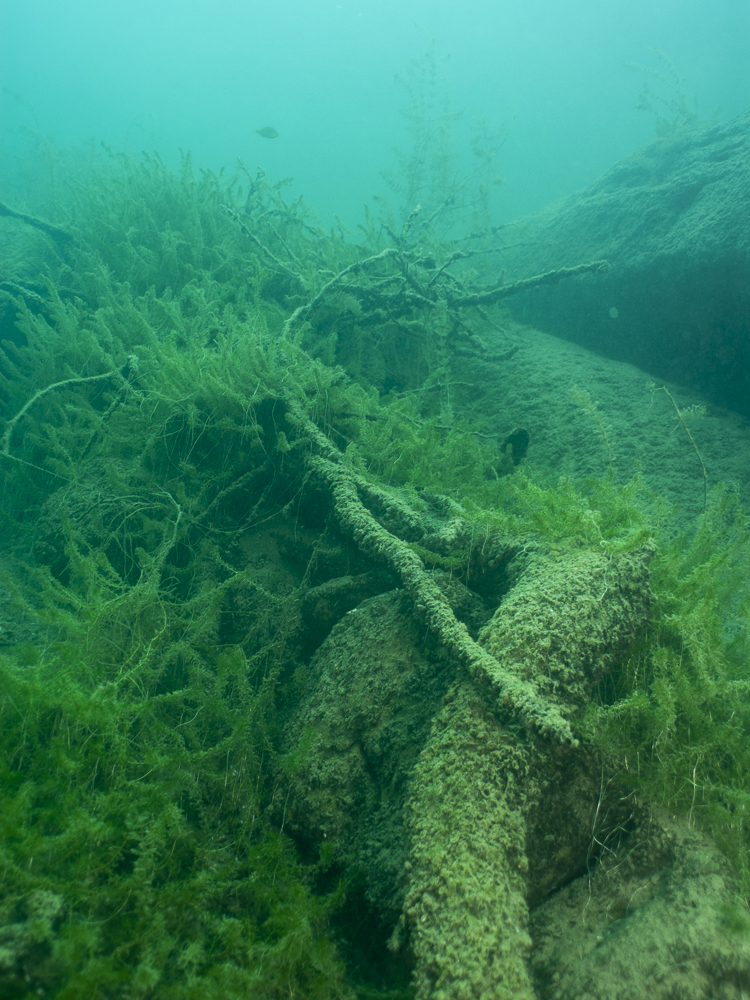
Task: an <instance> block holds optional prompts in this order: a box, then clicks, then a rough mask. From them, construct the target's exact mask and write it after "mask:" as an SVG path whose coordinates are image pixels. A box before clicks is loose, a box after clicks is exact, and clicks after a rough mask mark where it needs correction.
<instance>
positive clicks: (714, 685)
mask: <svg viewBox="0 0 750 1000" xmlns="http://www.w3.org/2000/svg"><path fill="white" fill-rule="evenodd" d="M652 578H653V589H654V593H655V595H656V605H655V608H654V614H653V621H652V624H651V626H650V628H649V630H648V633H647V634H646V635H645V636H644V637H643V639H642V641H641V642H640V644H639V645H638V647H637V648H636V649H634V650H633V651H632V653H631V655H630V657H629V658H628V660H627V662H626V663H624V664H623V665H622V666H621V668H620V669H619V670H618V671H617V672H616V673H615V674H613V675H612V676H611V677H609V678H608V679H607V680H606V681H605V682H604V683H603V684H602V686H601V690H600V699H599V703H598V704H597V705H594V706H592V708H591V710H590V713H589V716H588V719H587V721H586V724H585V727H584V729H585V732H586V733H587V735H588V736H589V737H590V738H591V739H593V740H594V742H595V743H597V744H598V745H599V746H600V747H601V748H602V749H603V750H604V751H605V752H606V753H607V754H608V755H611V756H610V759H611V760H612V761H613V766H615V767H617V769H618V771H621V776H622V778H623V780H625V781H626V783H628V784H630V785H632V786H633V787H634V788H636V789H637V790H638V793H639V794H640V795H644V796H649V797H651V798H653V799H655V800H656V801H659V802H661V803H663V804H664V805H665V806H667V807H668V808H669V809H671V810H672V811H674V812H677V811H679V812H681V813H682V814H683V815H686V816H688V818H689V820H690V821H691V822H696V823H700V824H701V825H702V826H703V827H704V828H705V829H707V830H709V831H710V832H711V834H712V835H713V836H714V837H715V839H716V840H717V842H718V843H719V844H721V845H722V847H723V848H724V850H725V851H726V852H727V853H728V855H729V856H730V857H731V858H732V860H733V862H734V864H735V866H736V867H737V870H738V872H739V874H740V877H741V883H742V892H743V894H745V895H747V894H748V892H750V865H748V860H747V859H748V840H749V834H750V831H749V830H748V821H747V810H748V807H749V806H750V797H749V791H750V790H749V789H748V782H747V775H748V774H749V773H750V740H748V735H749V734H750V709H749V708H748V705H749V702H748V693H750V672H749V670H748V664H750V641H749V639H750V591H749V589H748V581H749V580H750V532H749V531H748V526H747V517H746V514H745V512H744V510H743V509H742V507H741V506H740V504H739V501H738V499H737V495H736V493H734V492H733V491H731V490H727V489H726V488H724V487H722V486H719V487H717V488H716V490H715V491H714V493H713V494H712V495H711V496H710V497H709V503H708V508H707V511H706V513H705V514H704V515H703V516H702V518H701V519H700V520H699V521H698V523H697V525H696V527H695V528H694V529H691V530H690V531H689V532H687V533H683V534H681V535H679V536H677V537H675V538H673V539H672V540H663V541H662V544H661V547H660V550H659V552H658V554H657V556H656V558H655V560H654V562H653V564H652Z"/></svg>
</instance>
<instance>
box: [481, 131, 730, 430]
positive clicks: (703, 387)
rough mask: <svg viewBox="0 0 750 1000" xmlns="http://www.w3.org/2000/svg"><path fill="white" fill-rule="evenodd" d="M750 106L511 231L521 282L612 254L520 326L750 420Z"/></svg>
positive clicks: (515, 274)
mask: <svg viewBox="0 0 750 1000" xmlns="http://www.w3.org/2000/svg"><path fill="white" fill-rule="evenodd" d="M748 164H750V111H748V112H745V113H744V114H742V115H740V116H738V117H737V118H735V119H734V120H733V121H731V122H728V123H726V124H722V125H714V126H711V127H709V128H704V129H697V130H695V131H680V130H678V131H675V132H674V133H672V134H671V135H669V136H666V137H664V138H661V139H657V140H656V141H654V142H652V143H650V144H649V145H647V146H645V147H644V148H643V149H641V150H639V151H638V152H636V153H634V154H633V155H632V156H629V157H626V158H625V159H623V160H621V161H620V162H619V163H617V164H615V166H614V167H612V168H611V170H609V171H607V173H605V174H604V175H603V176H602V177H601V178H600V179H599V180H597V181H595V182H594V183H593V184H591V185H590V186H589V187H587V188H584V189H583V190H581V191H578V192H576V193H575V194H573V195H570V197H568V198H565V199H563V200H561V201H559V202H556V203H555V204H553V205H550V206H549V207H547V208H545V209H543V210H542V211H541V212H538V213H537V214H535V215H532V216H528V217H525V218H521V219H518V220H516V221H515V222H513V223H511V224H510V225H508V226H505V227H503V228H502V229H501V231H500V236H499V238H500V240H501V241H502V243H503V244H506V245H507V246H508V250H507V251H505V252H504V255H503V264H504V266H505V268H506V270H507V275H508V277H509V279H510V280H513V281H515V280H517V279H518V278H523V277H526V276H528V275H531V274H534V273H536V272H538V271H541V270H548V269H552V268H559V267H564V266H566V265H568V264H571V263H576V262H577V261H579V260H582V259H587V258H589V257H597V258H601V257H605V258H606V259H607V260H608V261H609V262H610V264H611V269H610V271H609V272H607V273H606V274H600V275H598V276H597V277H596V278H594V279H592V278H588V279H587V280H586V281H580V280H576V281H572V282H565V283H561V284H559V285H556V286H551V287H545V288H539V289H535V290H534V291H531V292H526V293H524V294H523V295H521V296H520V297H519V298H516V299H514V300H512V302H511V306H510V307H511V311H512V313H513V315H514V316H515V318H517V319H519V320H522V321H523V322H526V323H529V324H531V325H534V326H538V327H539V328H540V329H542V330H545V331H547V332H548V333H553V334H555V335H557V336H560V337H564V338H566V339H567V340H572V341H574V342H575V343H577V344H581V345H582V346H584V347H588V348H591V349H593V350H596V351H598V352H600V353H602V354H605V355H607V356H608V357H611V358H615V359H617V360H620V361H628V362H630V363H631V364H635V365H638V366H639V367H641V368H643V369H644V370H645V371H649V372H651V373H652V374H653V375H654V376H656V377H657V378H659V379H667V380H671V381H674V382H676V383H681V384H682V385H685V386H687V387H690V388H692V389H695V390H698V391H700V392H701V393H703V394H704V395H705V396H706V397H707V398H708V399H709V400H711V401H712V402H714V403H717V404H720V405H723V406H725V407H727V408H728V409H733V410H737V411H739V412H741V413H744V414H745V415H747V414H749V413H750V375H748V372H750V320H748V317H749V316H750V291H749V289H750V236H749V235H748V233H750V167H749V166H748Z"/></svg>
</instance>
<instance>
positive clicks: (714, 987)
mask: <svg viewBox="0 0 750 1000" xmlns="http://www.w3.org/2000/svg"><path fill="white" fill-rule="evenodd" d="M736 896H737V885H736V879H735V876H734V875H733V873H732V870H731V868H730V866H729V864H728V863H727V860H726V858H725V857H723V855H721V854H720V852H719V851H718V850H717V848H716V846H715V845H714V844H713V843H712V842H711V841H710V840H709V838H708V837H706V836H705V835H704V834H702V833H701V832H700V831H699V830H697V829H695V827H691V825H690V824H689V823H688V822H687V821H686V820H684V819H676V818H673V817H670V816H668V815H666V814H665V813H663V812H660V811H653V810H647V809H642V810H640V815H639V816H638V822H637V825H636V826H635V829H634V830H633V831H632V833H631V834H630V835H629V836H628V838H627V839H625V840H624V841H623V843H622V844H621V845H620V847H619V849H618V850H617V851H613V852H610V853H608V854H607V855H606V857H604V858H603V859H602V861H601V863H600V864H599V865H598V866H597V867H596V868H595V869H593V871H591V873H590V874H587V873H584V874H583V875H582V876H581V877H580V878H578V879H576V880H575V881H574V882H572V883H571V884H570V885H567V886H565V887H564V888H563V889H561V890H560V892H558V893H555V895H553V896H552V897H550V898H549V899H548V900H547V901H546V902H544V903H543V904H542V905H540V906H539V907H538V908H537V909H536V910H535V911H534V912H533V913H532V916H531V924H530V928H531V933H532V936H533V940H534V947H533V953H532V971H533V981H534V985H535V987H536V990H537V996H538V997H539V1000H642V998H643V997H649V1000H673V998H679V1000H724V998H726V1000H729V998H735V997H742V996H743V991H746V990H747V986H748V983H750V913H748V911H747V908H746V907H745V906H744V905H743V904H741V903H739V902H737V899H736Z"/></svg>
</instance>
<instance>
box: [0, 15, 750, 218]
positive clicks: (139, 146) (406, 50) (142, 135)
mask: <svg viewBox="0 0 750 1000" xmlns="http://www.w3.org/2000/svg"><path fill="white" fill-rule="evenodd" d="M749 37H750V7H748V5H747V4H746V3H743V2H742V0H716V2H712V3H711V4H708V3H705V2H704V0H688V2H679V3H678V2H676V0H672V2H668V0H659V2H656V3H653V2H648V0H635V2H628V3H625V2H623V0H616V2H612V3H603V2H594V0H561V2H552V0H532V2H525V3H509V2H501V0H465V2H463V3H460V4H459V3H449V2H447V0H437V2H436V0H403V2H401V0H340V2H337V0H278V2H274V3H258V2H239V0H215V2H211V3H209V2H207V0H197V2H180V0H160V2H156V3H154V2H147V0H133V2H131V3H128V4H125V3H117V2H111V0H105V2H101V3H94V2H93V0H68V2H63V3H60V2H53V0H5V2H4V3H3V5H2V35H1V37H0V89H1V92H0V144H1V145H0V163H2V174H3V178H2V179H3V186H4V187H5V186H6V185H7V184H8V183H10V182H12V181H13V180H14V179H18V178H17V177H16V176H15V175H16V174H17V173H18V172H19V171H22V172H24V173H27V172H28V166H29V154H30V145H31V146H33V145H34V140H38V139H39V138H41V137H44V138H45V139H53V140H54V141H55V142H56V143H57V144H58V145H59V146H62V147H65V148H67V147H70V146H78V147H80V146H84V145H85V144H87V143H90V142H91V141H92V140H93V142H94V143H98V142H99V141H100V140H103V141H104V142H106V143H108V144H109V145H111V146H112V147H114V148H115V149H117V150H126V151H128V152H131V153H136V154H137V153H140V152H141V151H142V150H146V151H149V152H152V151H154V150H156V151H158V152H159V153H160V155H161V156H162V157H163V158H164V159H165V160H166V161H167V162H168V163H176V162H178V150H179V149H184V150H190V151H192V152H193V156H194V162H195V163H196V164H198V165H200V166H206V167H210V168H212V169H216V168H218V167H220V166H225V167H227V168H228V169H229V170H234V169H235V165H236V162H237V158H238V157H242V158H243V159H245V160H246V161H247V163H248V164H250V165H251V166H252V167H253V168H254V167H255V166H256V165H258V164H259V165H261V166H262V167H263V168H264V169H265V170H266V171H267V172H268V174H269V175H270V176H272V177H273V178H276V179H278V178H281V177H293V178H294V179H295V182H296V190H298V191H299V192H301V193H303V194H304V195H305V197H306V198H307V200H308V201H309V203H310V204H311V205H312V206H313V207H314V208H315V209H316V211H317V212H318V213H319V214H320V215H321V216H322V218H323V220H324V221H325V222H326V223H330V222H332V221H333V219H334V216H335V215H337V214H338V215H339V216H341V217H342V218H343V219H344V220H345V221H346V222H347V224H349V225H354V224H356V223H357V222H359V221H360V219H361V214H362V206H363V204H365V203H366V202H370V200H371V199H372V197H373V195H375V194H376V193H378V192H382V191H383V190H384V184H383V180H382V177H381V172H382V171H388V170H392V169H393V168H394V167H395V166H396V165H397V162H398V156H397V155H396V154H395V153H394V148H401V149H403V148H404V147H407V146H408V136H407V135H406V132H405V124H406V123H405V121H404V119H403V117H402V116H401V115H400V113H399V112H400V109H402V108H403V107H404V106H405V104H406V103H407V101H406V99H405V94H404V91H403V88H401V87H399V85H398V83H397V82H396V81H395V79H394V78H395V77H396V76H397V75H399V74H402V75H403V74H404V72H405V71H406V70H407V67H408V64H409V62H410V60H413V59H419V58H420V57H421V56H422V55H423V54H424V53H425V51H426V50H427V49H428V48H429V47H430V45H434V50H435V52H436V53H437V55H438V56H439V57H441V58H442V57H445V60H446V62H445V65H444V70H445V86H446V88H447V90H448V92H449V93H450V96H451V100H452V105H453V107H454V108H455V109H458V110H460V111H462V112H463V119H462V121H461V122H460V123H456V127H455V137H454V140H455V144H456V151H457V153H458V155H459V157H463V158H464V160H465V161H466V162H467V163H469V162H470V161H471V155H470V150H469V147H470V138H471V134H472V129H473V128H475V127H476V125H477V123H478V121H479V120H482V119H483V120H485V121H486V123H487V126H488V127H489V128H490V129H491V130H496V129H501V128H502V129H504V133H503V145H502V149H501V151H500V155H499V157H498V161H497V170H498V173H499V174H500V175H502V177H503V178H504V180H505V183H504V185H503V186H502V187H501V188H498V190H497V191H496V192H495V205H494V208H495V213H496V216H497V221H498V222H502V221H506V220H507V219H509V218H513V217H515V216H517V215H519V214H523V213H526V212H530V211H535V210H537V209H539V208H541V207H542V206H543V205H545V204H547V203H548V202H549V201H551V200H552V199H554V198H557V197H560V196H561V195H564V194H567V193H569V192H570V191H573V190H575V189H577V188H579V187H581V186H582V185H584V184H586V183H588V182H590V181H592V180H593V179H594V178H596V177H597V176H598V175H599V174H601V173H602V172H603V171H604V170H605V169H606V168H607V167H609V166H610V165H611V164H612V163H614V162H615V161H616V160H617V159H619V158H620V157H622V156H623V155H626V154H627V153H629V152H631V151H633V150H634V149H635V148H637V147H638V146H640V145H642V144H643V143H644V142H646V141H648V140H649V139H650V138H652V137H653V135H654V121H653V117H652V116H651V115H649V114H644V113H643V112H641V111H638V110H637V107H636V106H637V104H638V99H639V94H640V93H641V90H642V88H643V86H644V83H646V82H649V83H650V84H651V86H652V87H653V88H654V89H655V90H656V91H659V92H661V93H662V94H663V95H664V96H666V97H667V98H668V99H671V98H673V97H674V91H673V90H672V89H671V88H672V86H673V84H674V82H675V78H674V77H673V76H672V72H671V70H670V69H669V67H668V65H667V63H666V62H665V61H664V60H663V59H662V57H661V56H660V55H659V53H662V54H663V55H664V56H665V57H666V58H667V59H668V60H669V61H670V62H671V64H672V65H673V67H674V70H675V74H676V78H677V79H679V80H682V81H683V83H682V84H681V86H682V88H683V90H684V93H685V95H686V96H687V98H688V100H689V102H690V104H691V107H692V102H693V98H694V95H697V98H698V100H699V111H700V114H701V115H702V116H704V117H706V118H710V117H711V116H712V115H713V114H714V112H715V109H717V108H721V114H722V116H723V118H724V120H726V119H728V118H731V117H733V116H735V115H736V114H738V113H739V112H740V111H742V110H743V108H744V107H745V106H746V104H747V102H748V99H749V98H750V59H748V38H749ZM630 64H635V66H636V67H639V68H633V66H632V65H630ZM647 70H650V71H651V72H653V73H657V74H659V75H660V76H661V77H662V79H661V80H659V79H656V78H654V77H653V76H651V75H650V74H649V72H647ZM266 126H271V127H273V128H275V129H276V130H277V131H278V132H279V133H280V134H279V137H278V139H276V140H273V141H269V140H265V139H263V138H261V137H259V136H258V135H256V134H255V130H256V129H261V128H264V127H266ZM35 148H36V147H35ZM19 157H20V159H19ZM42 159H43V157H41V156H39V153H38V149H37V155H36V164H37V165H38V166H39V167H41V166H42V162H41V160H42ZM6 194H7V190H6Z"/></svg>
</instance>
